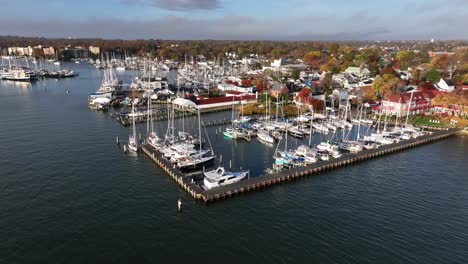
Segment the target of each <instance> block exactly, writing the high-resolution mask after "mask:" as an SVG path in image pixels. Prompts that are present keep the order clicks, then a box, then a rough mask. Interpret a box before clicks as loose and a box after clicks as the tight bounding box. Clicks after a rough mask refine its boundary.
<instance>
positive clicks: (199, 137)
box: [198, 108, 202, 158]
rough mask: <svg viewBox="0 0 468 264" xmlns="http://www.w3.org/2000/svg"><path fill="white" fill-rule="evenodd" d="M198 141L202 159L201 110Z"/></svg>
mask: <svg viewBox="0 0 468 264" xmlns="http://www.w3.org/2000/svg"><path fill="white" fill-rule="evenodd" d="M198 140H199V141H200V142H199V143H200V158H201V156H202V139H201V116H200V108H198Z"/></svg>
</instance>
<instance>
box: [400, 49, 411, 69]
mask: <svg viewBox="0 0 468 264" xmlns="http://www.w3.org/2000/svg"><path fill="white" fill-rule="evenodd" d="M415 57H416V54H415V53H414V52H412V51H407V50H405V51H400V52H398V53H397V55H396V60H397V61H399V62H400V67H401V69H402V70H407V69H408V67H410V66H412V65H413V62H414V58H415Z"/></svg>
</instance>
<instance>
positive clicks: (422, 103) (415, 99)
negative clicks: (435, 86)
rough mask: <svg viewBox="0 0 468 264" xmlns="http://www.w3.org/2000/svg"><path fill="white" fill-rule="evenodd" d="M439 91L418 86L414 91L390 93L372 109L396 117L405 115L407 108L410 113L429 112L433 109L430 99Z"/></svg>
mask: <svg viewBox="0 0 468 264" xmlns="http://www.w3.org/2000/svg"><path fill="white" fill-rule="evenodd" d="M440 93H442V92H441V91H437V90H432V89H427V88H418V89H416V90H415V91H414V92H413V91H411V92H409V93H401V94H396V95H392V96H390V97H389V98H388V99H387V100H383V101H382V102H381V105H380V106H379V107H376V108H375V109H374V110H375V111H382V113H387V115H395V116H397V117H402V116H405V115H406V114H407V112H408V108H409V114H410V115H416V114H425V113H429V112H431V111H432V110H433V105H432V99H434V98H435V97H436V96H437V95H438V94H440Z"/></svg>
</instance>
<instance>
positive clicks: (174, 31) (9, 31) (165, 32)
mask: <svg viewBox="0 0 468 264" xmlns="http://www.w3.org/2000/svg"><path fill="white" fill-rule="evenodd" d="M438 15H440V14H438ZM443 18H444V17H438V16H437V15H434V16H428V17H425V18H424V19H421V20H413V21H395V20H386V19H385V18H382V17H378V16H373V15H367V14H365V13H363V12H357V13H350V14H349V15H348V16H344V17H342V16H336V15H334V14H331V15H325V14H323V15H316V16H314V17H313V19H311V18H310V16H302V17H301V16H295V17H293V18H287V19H275V18H263V19H261V18H257V17H252V16H224V17H220V18H193V17H187V16H180V15H177V16H176V15H172V16H165V17H161V18H158V19H154V20H148V21H143V20H131V19H118V18H101V19H91V18H90V19H84V20H79V21H73V20H60V19H55V20H50V19H47V20H46V19H44V20H38V19H36V20H34V19H32V18H30V19H29V20H27V19H21V20H20V19H8V18H0V24H1V25H8V27H1V28H0V35H22V36H45V37H96V38H118V39H149V38H153V39H181V40H185V39H195V40H198V39H221V40H396V39H411V40H417V39H429V38H431V37H434V38H437V39H466V38H467V36H468V30H467V28H468V27H464V26H462V25H463V17H451V18H450V19H447V18H445V20H444V19H443ZM440 21H445V23H441V22H440Z"/></svg>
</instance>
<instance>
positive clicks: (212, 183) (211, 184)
mask: <svg viewBox="0 0 468 264" xmlns="http://www.w3.org/2000/svg"><path fill="white" fill-rule="evenodd" d="M204 175H205V178H204V179H203V185H204V187H205V188H206V189H212V188H216V187H219V186H224V185H228V184H233V183H236V182H239V181H241V180H243V179H245V178H246V177H248V176H249V171H241V172H229V171H226V170H225V169H224V167H218V168H217V169H216V170H211V171H207V172H205V173H204Z"/></svg>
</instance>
